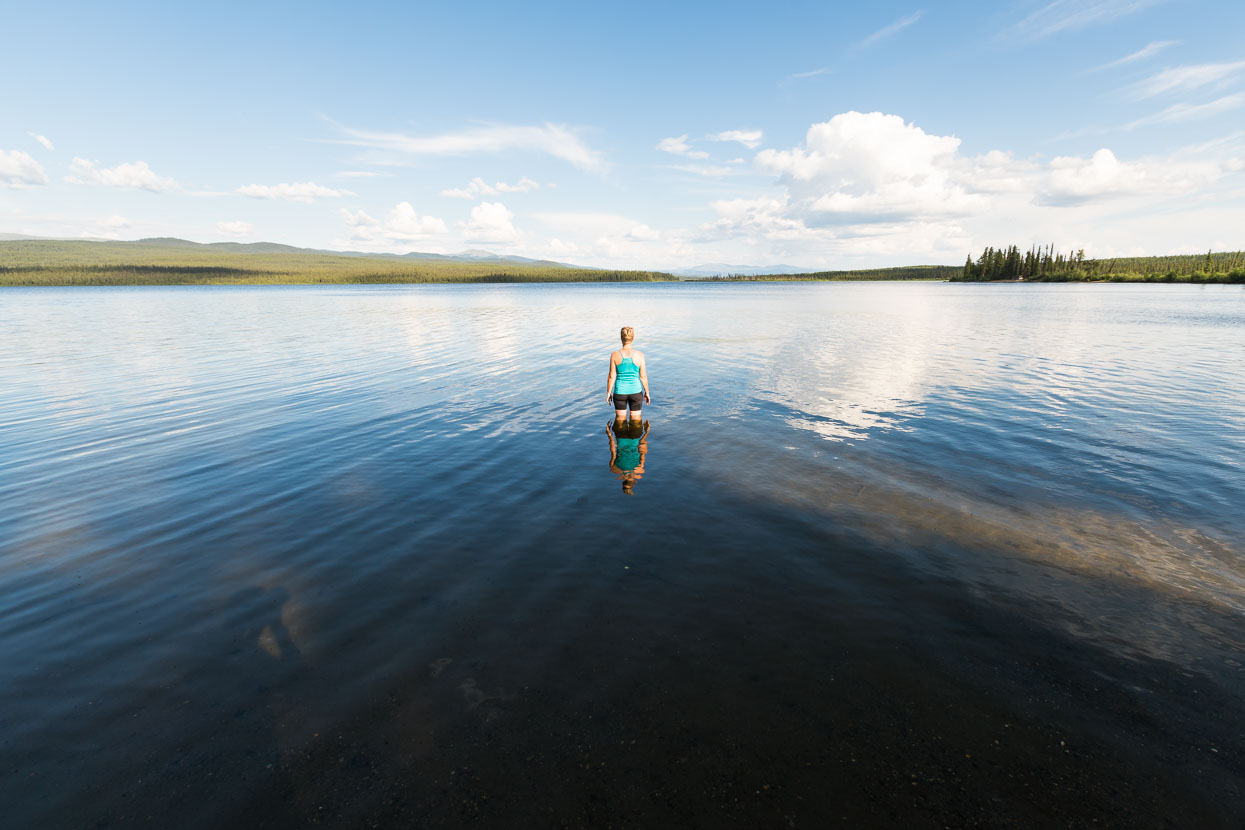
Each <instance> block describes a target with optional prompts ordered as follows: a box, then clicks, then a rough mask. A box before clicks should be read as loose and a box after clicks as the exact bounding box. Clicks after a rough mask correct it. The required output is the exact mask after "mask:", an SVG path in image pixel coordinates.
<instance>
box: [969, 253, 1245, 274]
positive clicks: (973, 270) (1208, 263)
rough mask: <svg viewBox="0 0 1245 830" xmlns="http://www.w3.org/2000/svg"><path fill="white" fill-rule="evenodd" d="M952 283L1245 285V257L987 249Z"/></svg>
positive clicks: (1233, 254) (1234, 254) (1231, 254)
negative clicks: (1087, 254)
mask: <svg viewBox="0 0 1245 830" xmlns="http://www.w3.org/2000/svg"><path fill="white" fill-rule="evenodd" d="M951 279H952V281H963V282H978V281H986V280H1020V279H1023V280H1035V281H1038V282H1043V281H1044V282H1075V281H1079V280H1107V281H1111V282H1231V283H1240V282H1245V252H1242V251H1230V252H1227V253H1218V254H1216V253H1212V252H1210V251H1207V252H1206V253H1205V254H1204V255H1203V254H1185V255H1180V256H1156V257H1116V258H1112V259H1086V257H1085V251H1084V250H1077V251H1069V252H1068V253H1066V254H1065V253H1064V252H1062V251H1056V250H1055V246H1054V245H1048V246H1046V247H1038V246H1036V245H1035V246H1034V247H1032V248H1030V249H1029V250H1027V251H1024V252H1021V251H1020V249H1019V248H1018V247H1017V246H1015V245H1012V246H1010V247H1008V248H989V247H987V248H986V249H985V250H984V251H982V254H981V256H980V257H978V258H977V261H976V262H974V261H973V257H972V254H969V256H968V259H967V260H966V261H965V262H964V268H963V269H962V271H961V272H960V274H959V275H958V276H954V277H952V278H951Z"/></svg>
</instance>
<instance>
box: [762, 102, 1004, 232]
mask: <svg viewBox="0 0 1245 830" xmlns="http://www.w3.org/2000/svg"><path fill="white" fill-rule="evenodd" d="M959 145H960V140H959V139H958V138H955V137H954V136H938V135H931V134H929V133H926V132H925V131H924V130H922V129H921V128H920V127H917V126H916V125H915V124H907V123H904V120H903V119H902V118H900V117H899V116H897V115H883V114H882V113H880V112H873V113H860V112H845V113H841V114H839V115H836V116H834V117H833V118H831V119H830V120H829V121H826V122H824V123H820V124H814V125H813V126H811V127H809V129H808V132H807V134H806V135H805V140H804V146H803V147H795V148H792V149H791V150H762V151H761V152H760V153H758V154H757V157H756V162H757V166H758V167H759V168H760V169H761V170H763V171H765V172H770V173H775V174H777V175H778V177H779V181H780V182H782V183H783V184H784V185H785V186H786V187H787V190H788V192H789V194H790V196H791V198H792V199H793V201H794V203H795V205H796V206H798V207H803V208H806V209H807V213H808V216H807V217H806V218H813V217H817V219H818V221H836V220H835V219H834V217H835V216H850V217H851V218H852V219H854V220H856V221H865V220H868V219H873V220H886V219H897V218H915V217H936V216H950V215H957V214H963V213H966V212H972V211H973V210H975V209H978V208H980V207H981V199H980V197H979V196H977V195H975V194H973V193H970V192H969V190H968V189H967V188H966V187H965V186H964V184H963V183H961V182H960V181H959V180H958V178H957V176H956V167H957V163H958V159H957V155H956V153H957V149H958V148H959Z"/></svg>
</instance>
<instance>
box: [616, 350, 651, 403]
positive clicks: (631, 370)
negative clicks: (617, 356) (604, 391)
mask: <svg viewBox="0 0 1245 830" xmlns="http://www.w3.org/2000/svg"><path fill="white" fill-rule="evenodd" d="M615 371H616V372H617V373H618V374H617V376H616V377H615V378H614V394H615V395H634V394H636V393H637V392H643V391H644V384H642V383H640V367H639V366H637V365H635V362H634V361H632V359H631V358H629V357H624V358H623V359H622V360H620V361H619V362H618V368H617V369H615Z"/></svg>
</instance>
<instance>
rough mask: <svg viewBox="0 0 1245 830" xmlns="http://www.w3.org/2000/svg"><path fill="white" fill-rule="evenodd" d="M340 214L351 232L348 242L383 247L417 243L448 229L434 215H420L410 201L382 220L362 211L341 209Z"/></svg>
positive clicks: (400, 204) (400, 205) (396, 206)
mask: <svg viewBox="0 0 1245 830" xmlns="http://www.w3.org/2000/svg"><path fill="white" fill-rule="evenodd" d="M340 215H341V218H342V221H343V222H345V223H346V227H348V228H349V229H350V238H351V241H353V242H364V243H369V244H378V245H382V246H385V247H393V246H394V245H397V244H402V243H411V242H418V241H421V240H425V239H428V238H429V237H434V236H439V235H441V234H444V233H447V232H448V230H449V229H448V228H446V226H445V222H444V221H443V220H441V219H438V218H437V217H435V216H421V215H420V214H419V213H417V212H416V211H415V208H414V207H413V206H412V205H411V203H410V202H400V203H399V204H397V205H395V206H394V207H393V209H392V210H390V211H389V215H388V216H387V217H386V218H385V219H384V220H381V219H376V218H373V217H372V216H369V215H368V214H367V213H365V212H364V211H362V210H358V211H349V210H346V209H344V208H343V209H342V210H341V211H340Z"/></svg>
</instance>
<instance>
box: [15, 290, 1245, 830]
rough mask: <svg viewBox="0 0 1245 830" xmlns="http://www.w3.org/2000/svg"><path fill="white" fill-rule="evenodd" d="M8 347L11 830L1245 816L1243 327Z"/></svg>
mask: <svg viewBox="0 0 1245 830" xmlns="http://www.w3.org/2000/svg"><path fill="white" fill-rule="evenodd" d="M623 324H630V325H633V326H635V328H636V330H637V346H638V347H639V348H641V349H643V350H644V351H645V352H646V354H647V357H648V364H649V372H650V375H651V383H652V392H653V402H652V404H651V405H650V406H649V407H647V408H646V417H647V418H648V419H649V421H650V424H651V429H650V433H649V435H648V439H647V440H648V452H647V456H646V461H645V471H644V474H643V477H642V478H641V479H640V480H638V481H637V482H636V483H635V486H634V490H633V494H632V495H626V494H624V492H623V490H622V488H621V487H620V486H619V480H618V477H617V476H616V475H615V474H614V473H612V472H611V470H610V469H609V468H610V460H611V455H610V444H609V437H608V436H607V431H608V422H609V419H610V418H611V417H612V410H611V408H610V407H609V406H607V405H606V403H605V400H604V383H605V374H606V357H607V355H608V353H609V351H610V350H611V349H612V348H613V347H614V344H615V340H616V338H617V331H618V328H619V326H621V325H623ZM0 331H3V332H4V342H5V348H4V350H3V353H2V354H0V382H2V384H3V389H4V390H5V393H4V396H3V397H2V398H0V551H2V553H0V804H3V805H4V811H5V814H6V816H7V818H6V819H5V822H4V824H5V826H12V827H18V828H26V827H30V828H60V827H65V828H76V827H126V826H151V827H205V828H207V827H220V826H240V827H275V828H285V827H304V826H308V825H312V824H318V825H328V826H342V827H354V826H359V827H369V826H381V827H391V826H432V827H437V826H463V825H479V826H503V827H559V826H568V827H583V826H594V827H595V826H601V827H653V826H687V827H821V826H827V825H842V826H891V825H893V826H912V827H978V826H980V827H1047V826H1050V827H1055V826H1078V827H1079V826H1103V827H1172V826H1178V827H1199V828H1203V827H1237V826H1239V825H1240V816H1241V815H1245V668H1243V666H1242V661H1243V660H1245V657H1243V656H1242V655H1243V653H1245V652H1243V647H1245V541H1243V540H1245V515H1243V514H1245V511H1242V510H1241V508H1240V505H1241V504H1242V503H1245V469H1243V462H1242V459H1245V371H1243V370H1245V290H1242V289H1241V288H1240V287H1236V286H1163V285H1154V286H1146V285H1139V286H1131V285H1128V286H1124V285H1119V286H1117V285H955V284H899V283H879V284H854V283H828V284H809V285H782V284H730V285H697V284H651V285H609V286H601V285H546V286H535V285H533V286H395V287H355V286H352V287H345V288H343V287H332V288H329V287H325V288H308V287H262V288H260V287H256V288H142V289H11V290H5V291H4V292H3V293H0Z"/></svg>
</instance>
